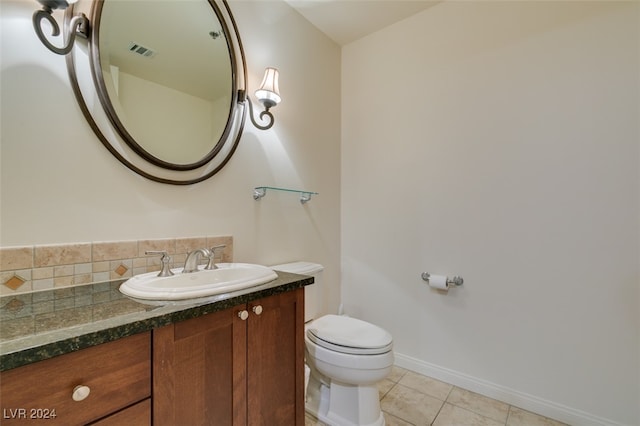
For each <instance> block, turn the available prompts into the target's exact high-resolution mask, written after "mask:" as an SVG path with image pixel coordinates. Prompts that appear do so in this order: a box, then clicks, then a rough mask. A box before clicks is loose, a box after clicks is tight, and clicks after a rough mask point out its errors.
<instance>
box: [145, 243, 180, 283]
mask: <svg viewBox="0 0 640 426" xmlns="http://www.w3.org/2000/svg"><path fill="white" fill-rule="evenodd" d="M144 254H146V255H147V256H148V255H154V254H155V255H158V254H159V255H162V257H161V258H160V263H162V269H160V272H159V273H158V276H159V277H170V276H171V275H173V272H171V266H170V265H169V262H171V256H169V253H168V252H166V251H165V250H148V251H145V252H144Z"/></svg>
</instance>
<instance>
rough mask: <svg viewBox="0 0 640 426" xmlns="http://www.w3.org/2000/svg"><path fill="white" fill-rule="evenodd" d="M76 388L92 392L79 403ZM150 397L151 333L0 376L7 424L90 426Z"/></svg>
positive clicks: (94, 347) (56, 358)
mask: <svg viewBox="0 0 640 426" xmlns="http://www.w3.org/2000/svg"><path fill="white" fill-rule="evenodd" d="M77 386H86V387H88V388H89V389H90V392H89V395H88V396H86V398H84V399H82V400H80V401H74V399H73V397H72V395H73V394H74V389H76V387H77ZM150 395H151V333H150V332H147V333H141V334H136V335H133V336H129V337H125V338H122V339H120V340H116V341H113V342H109V343H104V344H101V345H98V346H93V347H90V348H87V349H82V350H79V351H77V352H72V353H68V354H65V355H61V356H58V357H55V358H51V359H48V360H45V361H40V362H36V363H34V364H29V365H25V366H23V367H18V368H14V369H12V370H8V371H4V372H2V373H0V401H1V405H2V407H1V408H2V424H3V425H20V424H43V423H46V424H58V425H64V426H71V425H80V424H86V423H88V422H90V421H93V420H97V419H99V418H101V417H104V416H107V415H109V414H110V413H113V412H115V411H118V410H120V409H122V408H125V407H127V406H129V405H131V404H133V403H136V402H138V401H141V400H143V399H145V398H148V397H149V396H150ZM43 420H46V421H44V422H43Z"/></svg>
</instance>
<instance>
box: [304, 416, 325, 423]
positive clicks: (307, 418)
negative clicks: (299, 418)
mask: <svg viewBox="0 0 640 426" xmlns="http://www.w3.org/2000/svg"><path fill="white" fill-rule="evenodd" d="M304 426H324V423H322V422H321V421H320V420H318V419H316V418H315V417H313V416H312V415H310V414H307V413H305V415H304Z"/></svg>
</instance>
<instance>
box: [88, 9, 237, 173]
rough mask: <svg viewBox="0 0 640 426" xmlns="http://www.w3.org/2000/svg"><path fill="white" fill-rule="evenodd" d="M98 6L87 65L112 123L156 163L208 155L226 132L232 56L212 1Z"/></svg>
mask: <svg viewBox="0 0 640 426" xmlns="http://www.w3.org/2000/svg"><path fill="white" fill-rule="evenodd" d="M100 4H101V5H102V10H101V13H99V14H98V16H99V21H100V22H99V33H98V35H99V40H97V41H96V40H94V43H96V42H97V45H98V47H99V56H98V59H99V60H98V61H96V60H95V59H96V58H94V64H93V67H94V72H95V78H96V84H97V86H98V90H99V92H101V96H100V98H101V101H102V102H103V107H104V108H105V110H106V112H107V115H108V116H109V119H110V120H111V121H112V123H113V125H114V127H115V128H116V129H117V130H118V132H119V133H120V135H121V136H122V138H123V139H124V140H125V141H126V143H127V144H128V145H130V146H131V148H132V149H134V151H136V152H137V153H138V154H139V155H141V156H143V157H144V158H145V159H146V160H147V161H150V162H151V163H153V164H156V165H158V166H160V167H163V168H169V169H174V170H181V169H182V170H188V169H194V168H196V167H200V166H202V165H203V164H205V163H206V162H207V161H209V160H211V158H213V156H215V154H216V153H217V152H218V150H219V149H220V148H221V147H222V145H223V144H224V142H225V139H226V137H227V135H228V132H229V130H228V128H229V127H230V126H231V123H230V121H231V119H232V112H233V105H232V103H233V101H234V99H233V97H234V96H233V94H234V91H235V81H234V75H233V66H234V64H233V63H232V62H233V61H232V57H233V56H232V54H231V52H230V46H229V42H228V40H227V35H226V34H225V31H224V29H223V25H222V24H221V20H220V18H219V16H218V11H217V9H216V8H215V7H214V5H213V3H209V2H208V1H207V0H170V1H159V2H149V1H144V0H142V1H119V0H104V1H103V2H100ZM96 62H99V64H97V63H96Z"/></svg>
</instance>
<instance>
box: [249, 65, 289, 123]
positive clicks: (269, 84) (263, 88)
mask: <svg viewBox="0 0 640 426" xmlns="http://www.w3.org/2000/svg"><path fill="white" fill-rule="evenodd" d="M278 76H279V72H278V70H277V69H275V68H267V69H266V70H265V71H264V78H263V79H262V84H261V85H260V88H259V89H258V90H256V93H255V95H256V98H258V100H259V101H260V103H261V104H262V105H263V106H264V111H262V112H261V113H260V119H261V120H262V119H264V116H267V117H269V122H268V123H267V124H265V125H261V124H258V123H257V122H256V119H255V118H254V117H253V103H252V102H251V98H249V97H248V96H247V97H246V100H247V102H248V103H249V116H250V118H251V122H252V123H253V125H254V126H256V127H257V128H258V129H260V130H267V129H270V128H271V127H272V126H273V122H274V118H273V114H271V111H269V109H271V108H273V107H274V106H276V105H278V104H279V103H280V101H281V100H282V98H280V88H279V87H278ZM244 96H245V94H244V93H243V94H242V97H244ZM244 100H245V99H241V100H240V101H241V102H242V101H244Z"/></svg>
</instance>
